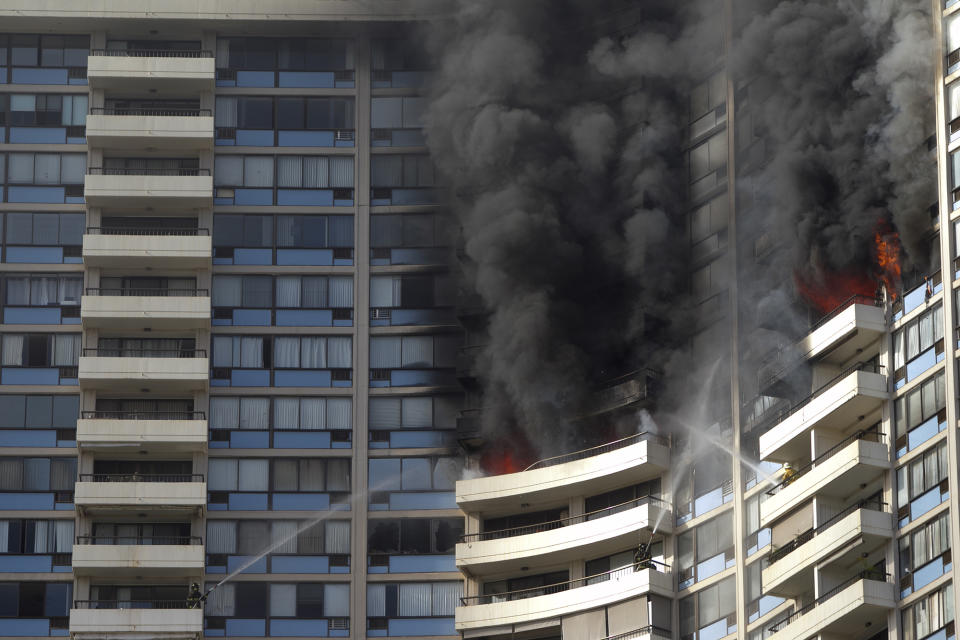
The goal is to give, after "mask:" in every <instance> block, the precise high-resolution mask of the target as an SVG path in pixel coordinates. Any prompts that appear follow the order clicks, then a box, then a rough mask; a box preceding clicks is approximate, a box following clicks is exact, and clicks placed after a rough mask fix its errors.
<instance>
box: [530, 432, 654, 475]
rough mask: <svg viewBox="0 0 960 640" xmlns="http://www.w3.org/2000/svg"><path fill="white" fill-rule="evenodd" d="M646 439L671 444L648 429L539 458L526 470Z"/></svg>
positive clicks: (579, 457) (588, 455) (582, 457)
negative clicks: (583, 447) (586, 447)
mask: <svg viewBox="0 0 960 640" xmlns="http://www.w3.org/2000/svg"><path fill="white" fill-rule="evenodd" d="M645 440H649V441H651V442H656V443H657V444H660V445H663V446H664V447H669V446H670V439H669V438H667V437H666V436H661V435H658V434H656V433H650V432H648V431H644V432H642V433H637V434H634V435H632V436H627V437H626V438H620V439H619V440H614V441H613V442H608V443H606V444H601V445H597V446H596V447H590V448H588V449H581V450H580V451H574V452H573V453H564V454H562V455H559V456H553V457H551V458H544V459H543V460H538V461H537V462H534V463H533V464H532V465H530V466H529V467H527V468H526V469H524V471H532V470H533V469H544V468H546V467H552V466H555V465H558V464H563V463H565V462H573V461H575V460H583V459H584V458H591V457H593V456H597V455H600V454H601V453H609V452H611V451H616V450H618V449H623V448H624V447H629V446H630V445H632V444H636V443H638V442H643V441H645Z"/></svg>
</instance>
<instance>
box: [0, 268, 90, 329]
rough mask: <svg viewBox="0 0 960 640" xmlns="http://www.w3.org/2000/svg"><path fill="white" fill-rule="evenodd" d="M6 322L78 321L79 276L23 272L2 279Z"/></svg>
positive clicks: (75, 322)
mask: <svg viewBox="0 0 960 640" xmlns="http://www.w3.org/2000/svg"><path fill="white" fill-rule="evenodd" d="M3 285H4V292H3V296H4V297H3V300H4V310H3V321H4V323H6V324H60V323H64V324H79V323H80V296H81V294H82V291H83V276H82V275H54V274H50V275H23V276H9V277H7V278H4V280H3Z"/></svg>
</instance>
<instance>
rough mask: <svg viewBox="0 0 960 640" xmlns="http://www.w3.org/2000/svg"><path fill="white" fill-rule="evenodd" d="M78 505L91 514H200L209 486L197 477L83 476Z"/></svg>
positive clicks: (76, 498) (76, 495)
mask: <svg viewBox="0 0 960 640" xmlns="http://www.w3.org/2000/svg"><path fill="white" fill-rule="evenodd" d="M73 502H74V504H76V505H77V507H78V508H81V509H84V510H85V511H87V512H89V513H97V512H110V511H117V510H120V511H123V510H128V509H130V508H131V507H133V508H137V509H142V510H143V509H145V510H161V511H169V510H174V511H198V510H202V509H203V508H204V506H205V505H206V502H207V483H206V482H204V479H203V476H202V475H199V474H193V475H177V474H175V475H156V476H154V475H139V476H136V475H116V474H92V473H82V474H80V480H79V481H78V482H77V483H76V488H75V489H74V500H73Z"/></svg>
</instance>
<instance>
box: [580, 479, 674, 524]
mask: <svg viewBox="0 0 960 640" xmlns="http://www.w3.org/2000/svg"><path fill="white" fill-rule="evenodd" d="M659 496H660V479H659V478H657V479H656V480H651V481H649V482H643V483H641V484H637V485H632V486H629V487H624V488H622V489H615V490H613V491H607V492H606V493H601V494H599V495H595V496H588V497H587V498H586V499H585V500H584V511H585V512H586V513H588V514H592V515H588V516H587V520H592V519H595V518H602V517H604V516H607V515H611V514H612V513H618V512H619V511H624V510H627V509H632V508H633V507H635V506H637V505H638V504H641V501H642V500H643V499H644V498H648V497H653V498H659ZM661 508H668V507H667V506H666V503H664V504H663V505H661Z"/></svg>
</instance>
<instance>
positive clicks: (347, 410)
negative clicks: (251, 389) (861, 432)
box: [210, 396, 352, 431]
mask: <svg viewBox="0 0 960 640" xmlns="http://www.w3.org/2000/svg"><path fill="white" fill-rule="evenodd" d="M271 404H272V405H273V406H272V409H271ZM351 406H352V400H351V399H350V398H318V397H309V398H297V397H276V398H250V397H242V398H238V397H226V396H220V397H217V396H215V397H212V398H210V428H211V429H240V430H267V429H280V430H292V431H298V430H299V431H317V430H339V429H346V430H349V429H351V422H352V411H351Z"/></svg>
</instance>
